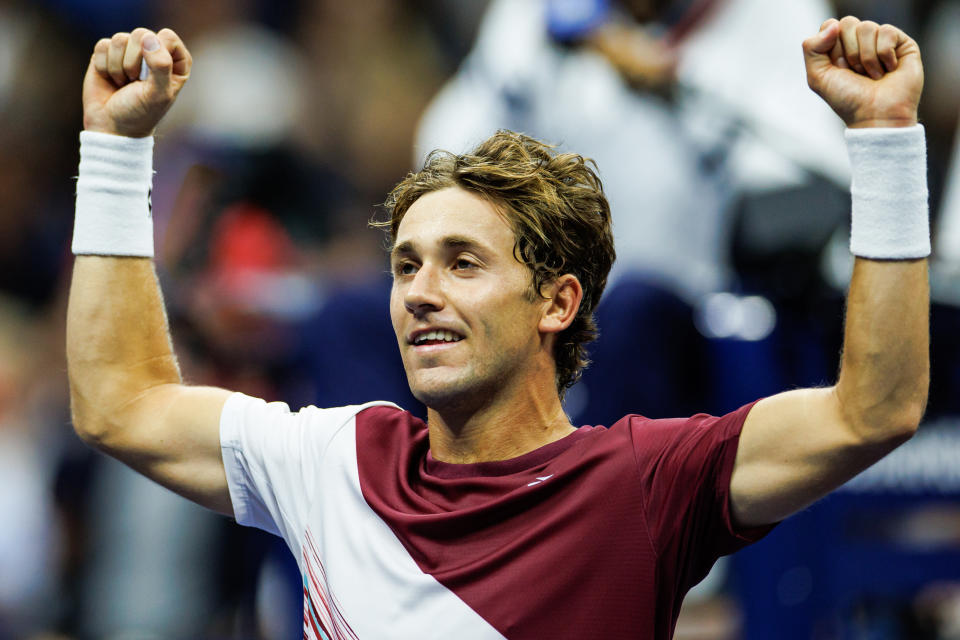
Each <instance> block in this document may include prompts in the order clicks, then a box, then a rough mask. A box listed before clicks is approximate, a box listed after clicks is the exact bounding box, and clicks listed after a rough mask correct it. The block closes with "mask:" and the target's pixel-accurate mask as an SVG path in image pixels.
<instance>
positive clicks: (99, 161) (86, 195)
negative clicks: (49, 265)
mask: <svg viewBox="0 0 960 640" xmlns="http://www.w3.org/2000/svg"><path fill="white" fill-rule="evenodd" d="M152 184H153V138H125V137H123V136H114V135H110V134H108V133H99V132H95V131H82V132H81V133H80V172H79V176H78V178H77V213H76V219H75V220H74V225H73V253H75V254H76V255H101V256H140V257H145V258H152V257H153V218H152V215H151V205H150V189H151V187H152Z"/></svg>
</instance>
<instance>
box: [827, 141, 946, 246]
mask: <svg viewBox="0 0 960 640" xmlns="http://www.w3.org/2000/svg"><path fill="white" fill-rule="evenodd" d="M845 135H846V138H847V152H848V153H849V154H850V169H851V173H852V176H853V179H852V182H851V185H850V194H851V196H852V208H851V214H852V215H851V218H852V221H851V229H850V251H851V252H852V253H853V254H854V255H856V256H860V257H862V258H873V259H881V260H882V259H901V260H903V259H910V258H924V257H926V256H928V255H930V220H929V218H930V216H929V209H928V204H927V145H926V139H925V138H924V131H923V126H922V125H919V124H918V125H914V126H912V127H902V128H890V129H847V130H846V134H845Z"/></svg>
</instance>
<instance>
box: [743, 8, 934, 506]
mask: <svg viewBox="0 0 960 640" xmlns="http://www.w3.org/2000/svg"><path fill="white" fill-rule="evenodd" d="M803 51H804V57H805V60H806V65H807V80H808V83H809V85H810V87H811V88H812V89H813V90H814V91H816V92H817V93H818V94H819V95H820V96H822V97H823V98H824V100H826V101H827V102H828V103H829V104H830V106H831V107H833V109H834V111H836V113H837V115H839V116H840V117H841V118H843V120H844V121H845V122H846V123H847V126H849V127H877V126H882V127H896V126H911V125H914V124H916V122H917V106H918V104H919V101H920V92H921V90H922V89H923V67H922V65H921V62H920V50H919V48H918V47H917V44H916V43H915V42H914V41H913V40H912V39H911V38H909V37H908V36H907V35H906V34H904V33H903V32H901V31H900V30H899V29H896V28H895V27H891V26H889V25H884V26H882V27H881V26H880V25H877V24H875V23H870V22H860V21H859V20H857V19H856V18H852V17H846V18H844V19H843V20H840V21H837V20H828V21H827V22H825V23H824V24H823V25H822V27H821V29H820V33H818V34H817V35H816V36H813V37H812V38H809V39H807V40H806V41H804V43H803ZM858 70H859V71H858ZM864 73H868V74H869V75H863V74H864ZM929 297H930V295H929V285H928V281H927V260H925V259H924V260H904V261H877V260H866V259H863V258H856V260H855V264H854V270H853V277H852V279H851V282H850V291H849V293H848V296H847V319H846V327H845V333H844V349H843V357H842V360H841V366H840V375H839V378H838V381H837V384H836V385H835V386H833V387H830V388H825V389H802V390H797V391H789V392H786V393H782V394H779V395H776V396H772V397H770V398H766V399H764V400H761V401H760V402H758V403H757V404H756V405H755V406H754V408H753V409H752V410H751V411H750V414H749V415H748V416H747V420H746V422H745V423H744V427H743V432H742V434H741V437H740V445H739V448H738V451H737V458H736V462H735V465H734V471H733V477H732V478H731V481H730V490H731V507H732V511H733V515H734V518H735V519H736V520H737V521H738V522H739V523H741V524H743V525H760V524H766V523H770V522H776V521H778V520H781V519H783V518H785V517H787V516H789V515H790V514H792V513H795V512H796V511H798V510H800V509H803V508H804V507H806V506H808V505H809V504H811V503H813V502H814V501H816V500H817V499H819V498H820V497H822V496H824V495H826V494H827V493H829V492H830V491H832V490H833V489H835V488H836V487H838V486H840V485H841V484H843V483H844V482H846V481H847V480H849V479H850V478H852V477H853V476H855V475H856V474H857V473H859V472H860V471H862V470H863V469H866V468H867V467H868V466H870V465H871V464H873V463H874V462H876V461H877V460H879V459H880V458H882V457H883V456H884V455H886V454H887V453H888V452H890V451H891V450H892V449H894V448H895V447H896V446H898V445H899V444H901V443H903V442H904V441H906V440H907V439H908V438H909V437H910V436H911V435H913V433H914V432H915V431H916V429H917V426H918V425H919V423H920V420H921V418H922V417H923V412H924V409H925V407H926V398H927V390H928V387H929V380H930V373H929V369H930V365H929V349H930V346H929V322H928V317H929V304H930V303H929Z"/></svg>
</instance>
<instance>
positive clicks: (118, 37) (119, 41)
mask: <svg viewBox="0 0 960 640" xmlns="http://www.w3.org/2000/svg"><path fill="white" fill-rule="evenodd" d="M129 38H130V34H129V33H115V34H113V37H112V38H110V44H112V45H123V44H126V42H127V39H129Z"/></svg>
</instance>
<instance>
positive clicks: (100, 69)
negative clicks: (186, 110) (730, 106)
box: [67, 18, 929, 525]
mask: <svg viewBox="0 0 960 640" xmlns="http://www.w3.org/2000/svg"><path fill="white" fill-rule="evenodd" d="M154 38H156V42H155V41H154ZM156 43H159V44H160V46H159V47H157V48H153V46H154V44H156ZM803 50H804V56H805V60H806V65H807V75H808V82H809V84H810V86H811V88H812V89H813V90H814V91H816V92H817V93H819V94H820V95H821V96H822V97H823V98H824V100H826V101H827V102H828V103H829V104H830V105H831V106H832V107H833V108H834V110H835V111H836V112H837V113H838V115H840V117H841V118H843V119H844V121H845V122H846V123H847V125H848V126H850V127H867V126H909V125H911V124H914V123H916V109H917V103H918V101H919V96H920V90H921V89H922V86H923V70H922V66H921V63H920V53H919V50H918V49H917V46H916V43H914V42H913V40H911V39H910V38H909V37H907V36H906V35H905V34H903V33H902V32H900V31H899V30H897V29H895V28H892V27H888V26H882V27H881V26H880V25H875V24H872V23H865V22H860V21H858V20H856V19H855V18H844V19H843V20H842V21H837V20H830V21H827V22H826V23H824V25H823V26H822V27H821V30H820V32H819V33H818V34H817V35H815V36H813V37H811V38H810V39H808V40H806V41H805V42H804V44H803ZM141 57H143V58H144V59H146V61H147V64H148V66H149V67H150V76H149V78H148V79H147V80H145V81H140V80H135V78H137V77H138V74H139V66H140V60H141ZM190 65H191V59H190V55H189V53H188V52H187V49H186V48H185V47H184V46H183V43H182V42H180V39H179V38H178V37H177V36H176V34H175V33H173V32H172V31H170V30H163V31H160V32H159V33H158V34H153V33H151V32H149V31H147V30H145V29H137V30H135V31H134V32H132V33H131V34H129V35H127V34H117V35H116V36H114V37H113V38H111V39H104V40H101V41H100V42H98V43H97V45H96V48H95V51H94V54H93V56H92V57H91V63H90V67H89V69H88V71H87V75H86V78H85V80H84V93H83V105H84V126H85V127H86V128H87V129H88V130H94V131H102V132H106V133H112V134H118V135H128V136H146V135H150V134H151V133H152V131H153V130H154V128H155V127H156V125H157V122H159V120H160V118H161V117H162V116H163V114H164V113H165V112H166V111H167V109H169V107H170V105H171V104H172V103H173V101H174V100H175V99H176V95H177V93H178V92H179V91H180V89H181V88H182V87H183V85H184V83H185V82H186V81H187V78H188V77H189V73H190ZM760 80H761V81H762V79H760ZM513 241H514V239H513V235H512V232H511V230H510V227H509V225H508V224H507V223H506V221H505V220H504V218H503V217H502V215H501V211H500V210H498V209H497V207H496V206H494V205H493V204H492V203H490V202H488V201H486V200H483V199H482V198H479V197H477V196H475V195H473V194H471V193H469V192H466V191H463V190H461V189H459V188H451V189H446V190H443V191H439V192H435V193H432V194H429V195H427V196H424V197H422V198H421V199H420V200H418V201H417V202H416V203H415V204H414V205H413V206H412V207H411V208H410V210H409V211H408V212H407V215H406V217H405V218H404V220H403V222H402V223H401V225H400V228H399V229H398V233H397V239H396V246H395V248H394V253H393V255H392V263H393V267H394V275H395V281H394V287H393V291H392V293H391V304H390V307H391V318H392V321H393V325H394V328H395V330H396V333H397V339H398V343H399V347H400V351H401V355H402V357H403V361H404V366H405V368H406V371H407V376H408V379H409V381H410V386H411V388H412V389H413V392H414V394H415V395H416V396H417V397H418V398H420V399H422V400H424V401H425V402H426V403H427V404H428V405H429V416H428V423H429V429H430V445H431V451H432V453H433V455H434V456H435V457H436V458H437V459H439V460H443V461H447V462H476V461H489V460H501V459H506V458H511V457H514V456H517V455H521V454H523V453H526V452H528V451H531V450H533V449H535V448H537V447H540V446H542V445H544V444H547V443H549V442H552V441H554V440H556V439H558V438H561V437H563V436H564V435H566V434H568V433H570V431H571V429H572V427H571V425H570V424H569V422H568V421H567V419H566V417H565V416H564V414H563V411H562V407H561V405H560V401H559V397H558V395H557V391H556V387H555V383H554V376H555V366H554V362H553V358H552V355H551V353H552V345H553V341H554V338H555V336H556V334H557V333H558V332H559V331H562V330H563V329H564V328H565V327H567V326H569V324H570V322H571V321H572V319H573V318H574V316H575V313H576V309H577V308H578V306H579V304H580V301H581V299H582V295H583V292H582V290H581V287H580V283H579V282H578V281H577V279H576V278H575V277H573V276H571V275H564V276H561V277H560V278H558V279H557V280H555V281H553V282H551V283H549V284H548V285H547V287H545V289H544V291H542V293H543V294H544V296H545V297H544V298H540V297H537V296H536V295H531V291H530V286H531V285H530V282H531V277H530V273H529V272H528V271H527V270H526V268H525V267H523V266H522V265H520V264H519V263H518V262H516V260H515V259H514V258H513ZM928 298H929V296H928V289H927V264H926V260H913V261H898V262H893V261H871V260H864V259H860V258H858V259H857V260H856V265H855V269H854V275H853V280H852V282H851V285H850V293H849V298H848V309H847V322H846V334H845V346H844V353H843V360H842V367H841V372H840V376H839V379H838V382H837V384H836V385H835V386H833V387H829V388H824V389H806V390H798V391H790V392H787V393H783V394H779V395H777V396H773V397H771V398H767V399H764V400H761V401H760V402H759V403H757V404H756V405H755V407H754V408H753V410H752V411H751V412H750V414H749V415H748V417H747V420H746V423H745V425H744V428H743V433H742V435H741V438H740V444H739V448H738V453H737V458H736V463H735V467H734V472H733V477H732V480H731V507H732V510H733V514H734V517H735V518H736V519H737V521H738V522H739V523H741V524H743V525H757V524H765V523H769V522H773V521H776V520H779V519H782V518H784V517H786V516H788V515H790V514H791V513H794V512H795V511H797V510H799V509H802V508H804V507H805V506H807V505H808V504H810V503H811V502H813V501H814V500H816V499H817V498H819V497H821V496H822V495H824V494H826V493H827V492H829V491H830V490H832V489H833V488H835V487H837V486H839V485H840V484H842V483H843V482H844V481H846V480H847V479H849V478H850V477H852V476H853V475H855V474H856V473H858V472H859V471H861V470H862V469H864V468H866V467H867V466H869V465H870V464H872V463H873V462H874V461H876V460H878V459H879V458H880V457H882V456H883V455H884V454H885V453H887V452H888V451H890V450H891V449H893V448H894V447H895V446H897V445H898V444H899V443H901V442H903V441H904V440H906V439H907V438H909V437H910V435H911V434H912V433H913V432H914V431H915V430H916V428H917V425H918V423H919V421H920V419H921V417H922V414H923V411H924V406H925V402H926V394H927V386H928V378H929V374H928V369H929V363H928V355H927V352H928V349H929V344H928V329H927V315H928V305H929V302H928ZM67 323H68V326H67V356H68V369H69V376H70V383H71V399H72V409H73V414H74V425H75V428H76V430H77V432H78V434H80V436H81V437H83V438H84V440H86V441H87V442H89V443H91V444H92V445H94V446H96V447H98V448H100V449H101V450H103V451H105V452H107V453H109V454H110V455H113V456H115V457H117V458H119V459H120V460H122V461H124V462H126V463H127V464H129V465H130V466H132V467H134V468H135V469H137V470H138V471H140V472H142V473H144V474H145V475H147V476H149V477H151V478H153V479H155V480H157V481H158V482H160V483H162V484H164V485H165V486H167V487H170V488H171V489H173V490H175V491H177V492H179V493H181V494H182V495H184V496H186V497H188V498H190V499H192V500H195V501H196V502H199V503H200V504H203V505H205V506H208V507H210V508H213V509H216V510H218V511H222V512H223V513H227V514H230V513H231V506H230V499H229V495H228V491H227V484H226V478H225V474H224V469H223V462H222V460H221V457H220V446H219V415H220V411H221V409H222V407H223V403H224V402H225V400H226V398H227V396H228V392H227V391H224V390H222V389H209V388H199V387H190V386H186V385H184V384H183V383H182V381H181V378H180V374H179V371H178V368H177V365H176V360H175V357H174V355H173V352H172V349H171V345H170V339H169V335H168V329H167V323H166V318H165V315H164V310H163V302H162V299H161V296H160V292H159V288H158V286H157V281H156V276H155V274H154V270H153V266H152V263H151V262H150V261H149V260H147V259H139V258H111V257H97V256H81V257H78V258H77V260H76V264H75V268H74V273H73V284H72V287H71V295H70V305H69V310H68V319H67ZM430 328H442V329H446V330H451V331H453V332H455V333H456V334H457V335H458V336H461V337H462V338H463V340H462V341H460V342H457V343H455V344H451V345H443V346H428V347H425V348H423V347H416V346H413V345H412V344H410V342H409V341H410V338H411V337H413V336H414V335H415V333H416V332H417V331H421V330H425V329H430ZM638 409H642V407H638Z"/></svg>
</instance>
